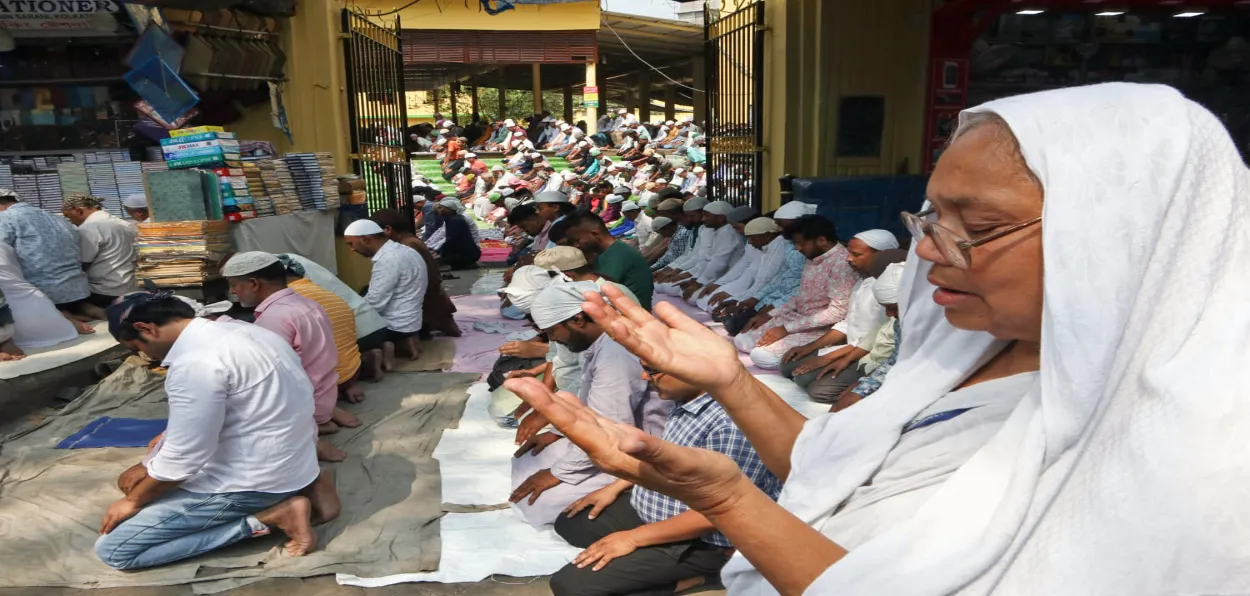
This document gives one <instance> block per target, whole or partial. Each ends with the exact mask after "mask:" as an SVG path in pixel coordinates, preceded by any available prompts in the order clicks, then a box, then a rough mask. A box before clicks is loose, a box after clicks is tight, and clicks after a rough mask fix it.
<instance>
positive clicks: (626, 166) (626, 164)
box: [621, 161, 638, 170]
mask: <svg viewBox="0 0 1250 596" xmlns="http://www.w3.org/2000/svg"><path fill="white" fill-rule="evenodd" d="M621 167H622V168H624V169H626V170H636V169H638V168H637V167H635V166H634V164H633V163H632V162H628V161H627V162H624V163H622V164H621Z"/></svg>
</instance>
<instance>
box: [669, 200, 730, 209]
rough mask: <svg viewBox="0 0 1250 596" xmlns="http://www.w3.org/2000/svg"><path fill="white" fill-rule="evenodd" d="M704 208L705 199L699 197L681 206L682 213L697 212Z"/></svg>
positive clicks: (705, 205)
mask: <svg viewBox="0 0 1250 596" xmlns="http://www.w3.org/2000/svg"><path fill="white" fill-rule="evenodd" d="M720 202H723V201H720ZM726 204H728V203H726ZM704 207H707V199H703V198H699V197H695V198H693V199H690V200H689V201H686V204H685V205H682V206H681V208H682V210H683V211H698V210H700V209H703V208H704Z"/></svg>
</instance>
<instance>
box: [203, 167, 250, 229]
mask: <svg viewBox="0 0 1250 596" xmlns="http://www.w3.org/2000/svg"><path fill="white" fill-rule="evenodd" d="M213 173H214V174H216V175H217V187H218V190H219V192H220V193H221V209H222V215H224V216H225V218H226V221H233V222H240V221H243V220H246V219H252V218H254V217H256V207H255V205H254V204H253V200H252V193H251V190H250V189H249V188H248V182H247V176H246V175H245V174H244V173H243V168H216V169H214V170H213Z"/></svg>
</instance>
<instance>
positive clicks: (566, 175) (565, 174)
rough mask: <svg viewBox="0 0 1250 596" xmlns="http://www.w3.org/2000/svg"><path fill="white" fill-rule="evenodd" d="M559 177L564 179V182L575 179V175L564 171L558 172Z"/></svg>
mask: <svg viewBox="0 0 1250 596" xmlns="http://www.w3.org/2000/svg"><path fill="white" fill-rule="evenodd" d="M560 177H561V178H564V180H565V181H571V180H575V179H576V178H577V174H574V173H573V172H570V171H568V170H565V171H563V172H560Z"/></svg>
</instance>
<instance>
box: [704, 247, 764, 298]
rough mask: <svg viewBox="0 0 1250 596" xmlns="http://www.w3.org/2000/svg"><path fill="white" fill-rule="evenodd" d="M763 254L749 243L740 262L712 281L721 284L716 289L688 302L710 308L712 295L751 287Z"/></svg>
mask: <svg viewBox="0 0 1250 596" xmlns="http://www.w3.org/2000/svg"><path fill="white" fill-rule="evenodd" d="M763 256H764V253H763V252H761V251H760V249H758V248H755V247H754V246H751V245H750V244H747V245H746V246H745V248H744V249H743V251H742V258H740V259H738V262H737V263H734V265H733V267H731V268H730V269H729V271H728V272H726V273H725V274H724V275H722V276H720V277H719V278H717V279H716V281H714V282H712V283H714V284H716V285H717V286H719V287H718V288H717V289H716V291H714V292H709V293H708V294H706V295H704V296H702V297H699V298H697V299H696V298H695V297H694V296H691V298H690V300H687V302H689V303H690V304H693V305H695V306H698V307H699V308H700V309H703V310H709V309H710V305H709V304H708V300H710V299H711V298H712V296H715V295H716V294H719V293H721V292H726V293H731V292H734V291H740V290H741V289H745V288H747V287H749V286H750V285H751V282H753V281H755V268H756V267H757V266H758V265H759V263H760V259H761V258H763Z"/></svg>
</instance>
